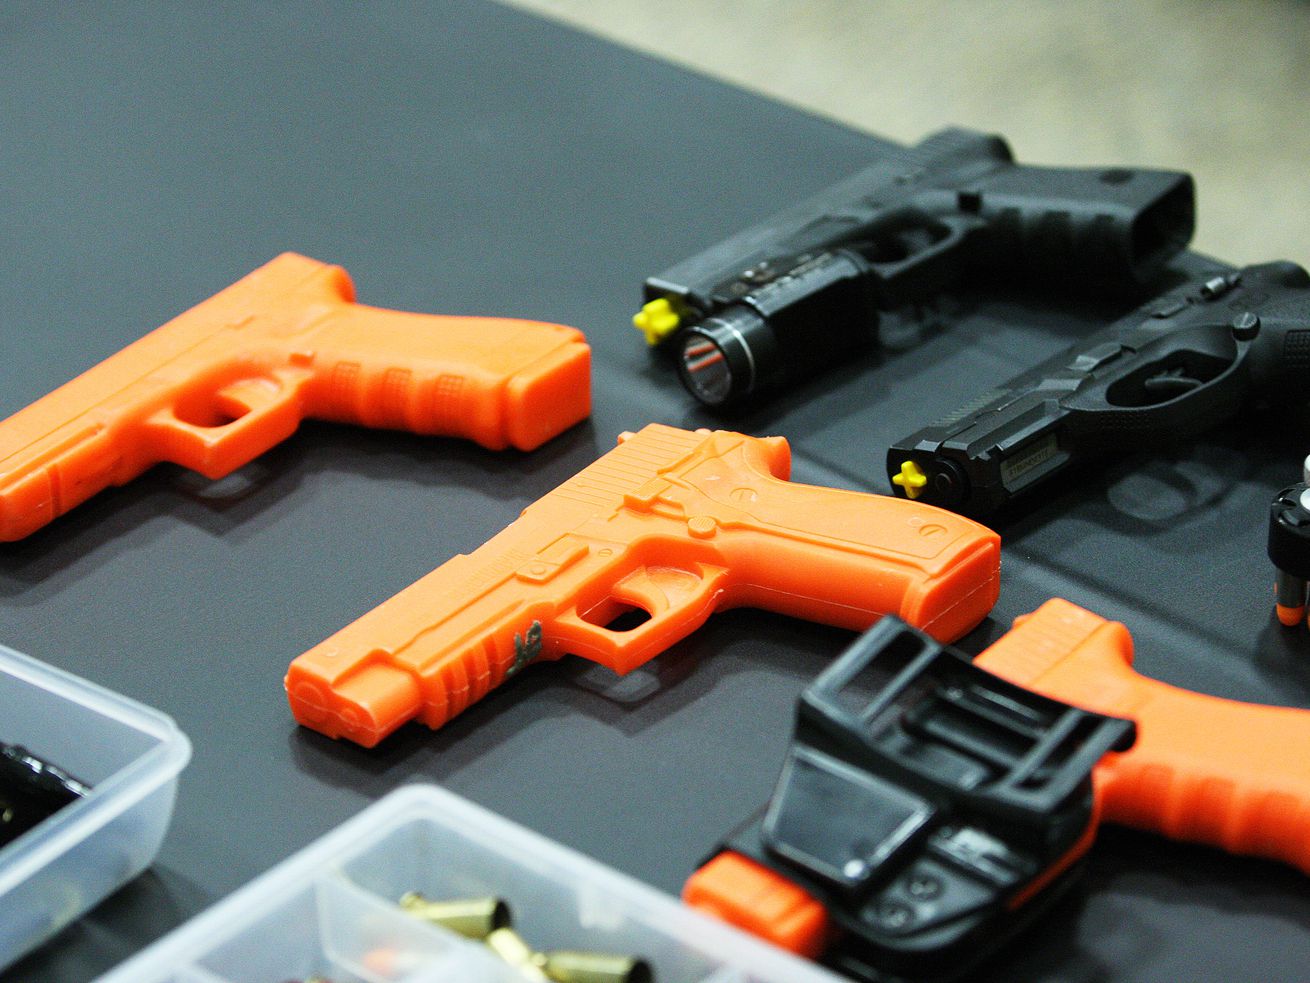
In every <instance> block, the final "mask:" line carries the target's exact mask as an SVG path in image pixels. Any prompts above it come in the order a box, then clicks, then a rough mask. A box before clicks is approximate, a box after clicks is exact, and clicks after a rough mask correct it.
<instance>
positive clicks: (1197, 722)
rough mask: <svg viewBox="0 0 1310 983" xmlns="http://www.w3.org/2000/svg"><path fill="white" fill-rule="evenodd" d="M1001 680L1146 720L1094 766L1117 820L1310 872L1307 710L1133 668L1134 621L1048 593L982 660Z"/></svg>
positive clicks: (1110, 816)
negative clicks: (1127, 623) (1192, 687)
mask: <svg viewBox="0 0 1310 983" xmlns="http://www.w3.org/2000/svg"><path fill="white" fill-rule="evenodd" d="M975 661H976V663H977V664H978V665H979V666H981V667H982V668H984V669H986V670H988V671H989V672H993V673H995V674H996V675H998V676H1000V677H1001V678H1002V679H1007V680H1009V681H1010V682H1012V683H1017V684H1018V685H1020V686H1023V687H1025V688H1027V689H1031V690H1033V691H1035V692H1037V693H1041V694H1043V695H1045V696H1050V697H1053V698H1054V699H1057V700H1064V701H1066V702H1068V703H1072V704H1074V705H1075V706H1079V707H1082V708H1083V709H1085V710H1092V711H1095V712H1097V713H1104V714H1109V715H1112V716H1118V717H1127V718H1129V719H1131V720H1134V721H1136V722H1137V743H1136V745H1134V746H1133V748H1132V749H1131V750H1129V751H1125V752H1123V753H1112V754H1107V755H1106V756H1105V758H1104V759H1102V761H1101V763H1100V764H1098V765H1097V767H1096V771H1095V773H1094V775H1093V778H1094V787H1095V789H1096V796H1097V798H1098V799H1099V801H1100V805H1101V814H1102V817H1103V818H1104V819H1106V820H1107V821H1109V822H1115V823H1122V824H1123V825H1125V826H1134V827H1136V828H1138V829H1146V830H1152V831H1155V832H1157V833H1163V834H1164V835H1165V836H1167V837H1169V838H1170V839H1175V840H1187V841H1191V842H1195V843H1206V844H1209V845H1211V846H1217V847H1220V848H1222V849H1224V850H1228V851H1229V852H1231V853H1239V854H1247V855H1251V856H1256V857H1268V858H1270V859H1273V860H1281V861H1284V862H1285V863H1289V864H1291V865H1293V866H1294V867H1298V868H1300V869H1301V870H1303V871H1305V872H1306V873H1310V763H1308V762H1307V760H1306V754H1307V752H1308V751H1310V710H1301V709H1296V708H1293V707H1275V706H1263V705H1260V704H1255V703H1239V702H1237V701H1235V700H1224V699H1220V698H1219V697H1215V696H1207V695H1205V694H1202V693H1194V692H1191V691H1189V690H1185V689H1179V688H1178V687H1176V686H1170V685H1168V684H1167V683H1161V682H1159V681H1157V680H1154V679H1148V678H1146V677H1145V676H1141V675H1139V674H1138V673H1136V672H1134V671H1133V668H1132V662H1133V639H1132V636H1131V635H1129V633H1128V629H1127V628H1125V627H1124V626H1123V625H1121V624H1119V623H1118V622H1115V621H1106V620H1105V619H1104V618H1101V617H1099V616H1097V615H1095V614H1092V612H1090V611H1087V610H1084V609H1083V608H1080V607H1078V606H1077V605H1075V604H1070V603H1069V602H1068V601H1062V600H1059V599H1055V600H1050V601H1047V602H1046V603H1045V604H1043V605H1042V606H1041V607H1040V608H1038V609H1037V610H1036V611H1035V612H1033V613H1032V614H1030V615H1027V616H1025V617H1022V618H1019V619H1017V620H1016V621H1015V627H1014V628H1013V629H1012V630H1011V631H1010V632H1009V633H1008V634H1006V635H1005V636H1003V637H1002V638H1000V639H999V640H997V642H996V643H995V644H993V645H992V646H991V647H990V648H988V649H987V650H986V651H985V652H983V653H982V655H980V656H978V658H977V659H976V660H975Z"/></svg>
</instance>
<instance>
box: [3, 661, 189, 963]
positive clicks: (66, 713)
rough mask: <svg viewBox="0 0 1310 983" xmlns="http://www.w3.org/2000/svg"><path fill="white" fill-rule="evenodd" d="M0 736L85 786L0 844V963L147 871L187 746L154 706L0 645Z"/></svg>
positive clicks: (165, 823)
mask: <svg viewBox="0 0 1310 983" xmlns="http://www.w3.org/2000/svg"><path fill="white" fill-rule="evenodd" d="M0 741H4V742H6V743H8V744H20V745H22V746H24V747H26V748H27V749H28V750H29V751H31V752H32V753H33V754H35V755H36V756H37V757H39V758H42V759H43V760H46V761H49V762H51V763H52V764H54V765H57V766H58V767H60V768H62V769H64V770H65V771H67V772H68V773H69V774H71V775H73V776H74V777H76V778H77V779H79V780H80V781H83V782H86V783H88V784H90V785H91V786H92V789H91V792H90V793H89V794H88V795H86V796H85V797H84V798H82V799H79V800H78V801H76V802H74V803H72V804H71V805H68V806H66V807H64V808H63V809H60V810H59V811H58V812H56V813H55V814H54V815H52V816H51V817H50V818H49V819H46V820H44V821H43V822H41V823H39V824H38V825H36V826H34V827H33V828H32V829H30V830H28V831H27V832H26V833H24V834H23V835H22V836H20V837H18V838H17V839H16V840H14V841H13V842H12V843H10V844H8V845H7V846H5V847H4V848H3V849H0V969H3V968H4V967H5V966H7V965H9V964H10V963H12V962H13V961H14V960H16V959H17V958H18V957H19V956H21V955H23V953H25V952H27V951H28V950H30V949H33V948H35V947H36V946H37V945H38V944H40V943H41V942H43V941H44V940H45V939H47V938H49V937H50V936H51V935H53V934H55V932H57V931H59V929H61V928H63V927H64V926H65V925H67V924H68V923H69V922H71V921H73V920H74V919H76V918H77V917H79V916H80V915H81V914H82V913H83V912H85V911H87V910H88V909H89V908H91V907H92V906H93V905H95V904H96V903H97V902H99V901H100V900H101V899H102V898H104V897H105V896H107V895H108V894H110V893H111V892H112V891H114V890H115V889H117V888H118V887H120V886H122V885H123V884H125V883H127V882H128V881H129V880H131V879H132V878H133V877H135V876H136V875H137V874H139V873H141V871H143V870H145V868H146V867H148V866H149V865H150V863H151V861H153V860H154V858H155V855H156V854H157V853H158V852H159V846H160V843H161V842H162V841H163V839H164V832H165V830H167V829H168V822H169V820H170V819H171V818H172V815H173V799H174V796H175V794H176V791H177V775H178V772H180V771H181V770H182V768H183V766H185V765H186V763H187V761H188V760H189V759H190V757H191V743H190V741H188V740H187V738H186V735H185V734H183V733H182V732H181V731H180V730H178V729H177V725H175V724H174V723H173V721H172V720H170V719H169V718H168V717H166V716H164V714H162V713H159V712H158V711H155V710H152V709H150V708H149V707H146V706H142V705H141V704H140V703H137V702H136V701H134V700H129V699H128V698H127V697H124V696H119V695H117V694H115V693H111V692H109V691H108V690H106V689H102V688H101V687H99V686H96V685H94V684H93V683H88V682H87V681H86V680H83V679H79V678H78V677H76V676H73V675H71V674H69V673H66V672H63V671H61V670H59V669H55V668H52V667H51V666H47V665H45V664H43V663H41V662H38V661H36V660H35V659H30V658H28V657H27V656H25V655H20V654H19V653H17V652H15V651H13V650H12V649H9V648H5V647H4V646H3V645H0Z"/></svg>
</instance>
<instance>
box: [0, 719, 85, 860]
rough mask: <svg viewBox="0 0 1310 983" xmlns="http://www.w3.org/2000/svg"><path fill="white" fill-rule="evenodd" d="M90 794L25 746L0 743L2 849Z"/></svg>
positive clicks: (81, 785)
mask: <svg viewBox="0 0 1310 983" xmlns="http://www.w3.org/2000/svg"><path fill="white" fill-rule="evenodd" d="M90 791H91V787H90V786H89V785H86V784H84V783H82V782H79V781H78V780H77V779H76V778H73V777H72V776H71V775H69V774H68V773H67V772H65V771H64V770H63V769H61V768H57V767H55V766H54V765H52V764H50V763H49V762H48V761H43V760H41V759H40V758H38V757H37V756H36V755H34V754H33V753H32V752H31V751H29V750H27V748H25V747H21V746H20V745H17V744H5V743H3V742H0V846H5V845H7V844H9V843H11V842H13V841H14V840H16V839H18V837H20V836H22V835H23V834H24V833H26V832H27V831H28V830H29V829H31V828H32V827H33V826H36V825H37V824H38V823H40V822H41V821H43V820H45V819H47V818H48V817H50V816H52V815H54V814H55V813H56V812H58V811H59V810H60V809H62V808H63V807H64V806H66V805H71V804H72V803H73V802H76V801H77V800H78V799H80V798H82V797H83V796H84V795H86V794H87V793H89V792H90Z"/></svg>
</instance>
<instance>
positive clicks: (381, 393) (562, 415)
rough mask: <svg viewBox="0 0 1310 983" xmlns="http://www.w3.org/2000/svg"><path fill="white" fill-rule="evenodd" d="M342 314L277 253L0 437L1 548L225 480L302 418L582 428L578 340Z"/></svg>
mask: <svg viewBox="0 0 1310 983" xmlns="http://www.w3.org/2000/svg"><path fill="white" fill-rule="evenodd" d="M354 296H355V293H354V287H353V285H352V284H351V281H350V277H349V276H348V275H347V274H346V272H345V270H343V269H341V267H339V266H330V265H328V264H326V263H320V262H318V261H317V260H313V259H309V258H307V257H304V256H298V255H296V254H294V253H284V254H283V255H281V256H278V257H277V258H276V259H274V260H272V261H271V262H269V263H267V264H265V265H264V266H262V267H260V268H259V269H257V270H255V271H254V272H253V273H251V274H249V275H248V276H246V277H244V278H243V279H241V280H239V281H238V282H236V283H234V284H233V285H232V286H230V287H228V288H227V289H225V290H223V291H221V292H219V293H218V294H215V295H214V296H213V297H211V298H209V299H208V300H206V301H204V302H202V303H200V304H198V305H197V306H195V307H193V308H192V309H191V310H189V311H187V312H185V313H184V314H181V315H179V316H178V317H176V318H174V319H173V320H171V321H169V322H168V323H167V324H165V325H163V326H162V327H160V328H157V329H155V330H154V331H152V332H151V333H150V334H148V335H146V336H145V337H144V338H141V339H140V340H139V341H136V342H134V343H133V344H131V345H129V346H127V347H126V348H124V349H123V350H121V351H119V352H118V353H116V354H114V355H112V356H110V357H109V358H107V359H105V361H103V362H101V363H100V364H98V365H96V366H94V367H93V368H91V369H89V370H87V371H86V372H84V373H83V374H82V375H80V376H78V377H77V378H76V379H73V380H72V381H71V382H68V383H66V384H65V385H63V386H61V387H60V388H58V389H56V390H55V391H54V392H52V393H50V394H49V395H47V396H44V397H42V398H41V399H39V400H37V401H36V402H35V403H32V404H31V405H29V406H28V407H26V408H25V409H22V410H20V411H19V412H18V413H16V414H14V415H13V416H11V417H9V418H8V419H7V420H4V421H2V422H0V540H3V541H12V540H16V539H21V538H22V537H24V536H27V535H29V534H31V533H32V532H35V531H36V530H37V529H39V528H41V527H42V526H44V525H45V524H46V523H48V522H50V521H51V520H52V519H54V518H55V517H57V516H59V515H62V514H64V513H65V512H67V511H68V510H69V509H71V508H73V507H74V506H76V505H78V504H80V503H81V502H83V501H85V500H86V499H87V498H89V497H90V496H91V495H93V494H95V493H96V492H98V491H100V490H101V489H103V488H106V487H108V486H110V485H121V484H124V483H126V482H128V481H130V480H131V479H132V478H135V477H136V476H137V475H139V474H141V472H143V471H145V470H146V469H147V468H149V467H151V466H152V465H154V464H156V463H158V462H160V461H172V462H174V463H176V464H180V465H182V466H183V467H187V468H190V469H192V470H194V471H199V472H200V473H201V474H203V475H205V476H207V477H209V478H221V477H223V476H224V475H226V474H229V473H231V472H232V471H234V470H235V469H236V468H238V467H241V466H242V465H244V464H246V463H247V462H249V461H250V460H252V459H253V458H255V457H257V456H258V455H260V454H262V453H263V452H264V451H266V450H268V449H269V448H270V447H272V446H274V445H275V444H277V443H278V442H280V441H282V440H284V439H285V438H287V437H288V436H290V435H291V433H292V432H294V431H295V429H296V427H297V426H298V424H299V423H300V421H301V420H302V419H304V418H306V417H317V418H319V419H324V420H335V421H340V422H348V423H359V424H363V425H364V426H369V427H386V428H393V429H403V430H410V431H413V432H415V433H421V434H433V435H437V434H440V435H447V436H459V437H467V438H469V439H471V440H474V441H477V442H478V443H479V444H482V445H483V446H484V447H488V448H492V449H500V448H504V447H507V446H511V445H512V446H514V447H517V448H519V449H521V450H531V449H533V448H535V447H537V446H538V445H540V444H541V443H543V442H544V441H546V440H548V439H549V438H551V437H553V436H555V435H556V434H558V433H559V432H560V431H562V430H564V429H566V428H567V427H570V426H572V425H573V424H574V423H577V422H578V421H580V420H582V419H583V418H584V417H586V416H587V414H588V413H589V412H590V350H589V349H588V347H587V345H586V342H585V340H584V339H583V336H582V333H581V332H580V331H577V330H576V329H574V328H568V327H563V326H561V325H556V324H546V323H542V322H537V321H519V320H512V319H508V318H487V317H444V316H438V315H432V314H412V313H406V312H401V311H389V310H383V309H381V308H376V307H366V306H364V305H361V304H357V303H355V301H354Z"/></svg>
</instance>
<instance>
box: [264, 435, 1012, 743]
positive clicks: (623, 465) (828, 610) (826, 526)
mask: <svg viewBox="0 0 1310 983" xmlns="http://www.w3.org/2000/svg"><path fill="white" fill-rule="evenodd" d="M790 463H791V456H790V451H789V448H788V445H787V442H786V441H785V440H784V439H782V438H781V437H769V438H756V437H747V436H743V435H742V434H737V433H729V432H725V431H716V432H709V431H697V432H695V433H692V432H689V431H686V430H679V429H676V428H673V427H666V426H660V425H658V424H651V425H650V426H648V427H646V428H645V429H643V430H641V431H640V432H639V433H637V434H630V435H624V437H621V438H620V443H619V446H618V447H616V448H615V449H614V450H612V451H610V452H609V453H608V454H606V455H604V456H603V457H601V458H600V459H599V460H597V461H596V462H595V463H594V464H591V465H590V466H588V467H587V468H585V469H584V470H582V471H581V472H579V473H578V474H577V475H575V476H574V477H573V478H570V479H569V480H568V481H566V482H564V484H562V485H560V486H559V487H558V488H556V489H555V490H554V491H552V492H550V493H549V494H548V495H546V496H545V497H543V498H541V499H540V500H538V501H537V502H535V503H533V504H532V505H530V506H528V507H527V508H526V509H524V511H523V513H522V515H521V516H520V517H519V519H518V520H517V521H515V522H514V523H513V524H512V525H510V526H509V527H508V528H506V529H505V530H503V531H502V532H501V533H499V534H498V535H496V536H495V537H493V538H492V539H491V540H489V541H488V542H487V543H485V544H484V545H483V546H481V547H480V548H479V549H477V550H476V551H474V552H473V553H471V554H469V555H467V556H464V555H460V556H456V557H454V558H452V559H451V560H449V561H448V562H446V563H445V564H443V565H442V566H440V567H439V568H437V569H436V570H434V571H433V572H432V573H430V574H428V575H427V576H426V577H424V578H423V579H421V580H419V581H418V582H416V583H415V584H413V585H411V586H410V587H408V588H406V589H405V590H404V591H402V592H401V593H399V594H397V595H396V596H395V597H394V598H392V599H391V600H389V601H387V602H385V603H383V604H382V605H380V606H379V607H377V608H376V609H374V610H373V611H371V612H370V613H368V614H366V615H364V616H363V617H362V618H360V619H359V620H358V621H356V622H355V623H354V624H352V625H350V626H348V627H347V628H344V629H343V630H341V631H340V632H338V633H337V634H335V635H333V636H332V637H331V638H329V639H328V640H327V641H325V642H323V643H322V644H320V645H318V646H316V647H315V648H313V649H311V650H310V651H309V652H306V653H305V654H304V655H301V656H300V657H299V658H297V659H296V660H295V661H294V662H292V664H291V668H290V671H289V672H288V674H287V677H286V690H287V696H288V699H289V701H290V704H291V710H292V713H293V714H294V715H295V718H296V720H298V721H299V722H300V723H301V724H304V725H305V726H306V727H311V728H313V729H314V730H317V731H320V732H322V733H324V734H327V735H328V736H330V737H345V738H348V739H349V740H352V741H354V742H356V743H358V744H362V745H364V746H366V747H372V746H373V745H375V744H377V743H378V742H379V741H380V740H382V739H383V738H384V737H386V736H387V735H388V734H390V733H391V732H392V731H394V730H395V729H396V728H397V727H399V726H401V725H402V724H403V723H405V722H406V721H409V720H411V719H415V718H417V719H419V720H421V721H422V722H423V723H424V724H426V725H427V726H429V727H433V728H435V727H440V726H441V725H442V724H444V723H445V722H446V721H448V720H450V719H451V718H452V717H454V716H455V715H456V714H457V713H459V712H460V711H462V710H464V709H465V708H466V707H468V706H469V705H470V704H471V703H473V702H474V701H476V700H478V699H481V698H482V697H483V696H484V695H486V693H487V692H488V691H489V690H490V689H491V688H492V687H493V686H497V685H499V684H500V683H502V682H504V681H505V680H506V679H507V678H509V677H510V676H512V675H514V674H515V673H516V672H518V671H519V670H520V669H522V668H523V667H524V666H525V665H526V664H528V663H529V662H534V661H537V660H549V659H558V658H560V657H561V656H563V655H565V654H566V653H572V654H575V655H580V656H583V657H585V658H588V659H592V660H594V661H596V662H599V663H600V664H601V665H604V666H606V667H608V668H609V669H612V670H614V671H615V672H617V673H626V672H629V671H630V670H632V669H635V668H636V667H637V666H640V665H642V664H643V663H644V662H646V661H648V660H649V659H651V658H653V657H654V656H655V655H657V654H659V653H660V652H662V651H664V650H665V649H666V648H668V647H669V646H670V645H671V644H673V643H674V642H676V641H677V640H678V639H680V638H683V637H684V636H686V635H688V634H689V633H690V632H692V631H693V630H695V629H696V628H697V627H699V626H700V625H701V624H703V623H704V621H705V620H706V619H707V618H708V617H709V616H710V614H711V613H712V612H713V611H716V610H723V609H724V608H729V607H734V606H752V607H759V608H765V609H767V610H771V611H778V612H781V613H783V614H789V615H793V616H795V617H801V618H808V619H811V620H814V621H819V622H823V623H826V624H831V625H839V626H842V627H846V628H852V629H859V628H866V627H868V626H869V625H870V624H871V623H872V622H874V621H875V620H877V619H878V617H880V616H881V615H883V614H888V613H893V614H899V615H900V616H901V617H902V618H904V619H905V620H907V621H909V622H910V623H912V624H914V625H916V626H918V627H920V628H922V629H924V630H926V631H929V632H931V633H932V634H934V635H936V636H938V637H940V638H942V639H953V638H956V637H958V636H959V635H961V634H963V633H964V632H966V631H967V630H969V629H970V628H972V627H973V626H974V625H975V624H977V623H978V622H979V621H980V620H982V618H983V617H984V616H986V614H987V612H988V611H989V610H990V609H991V607H992V605H993V604H994V603H995V601H996V596H997V591H998V586H999V570H1000V541H999V537H998V536H997V535H996V534H995V533H994V532H992V531H991V530H989V529H986V528H984V527H982V526H980V525H978V524H977V523H975V522H972V521H971V520H968V519H965V518H962V517H960V516H958V515H955V514H953V513H950V512H946V511H943V510H940V509H936V508H932V507H926V506H922V505H919V504H917V503H914V502H910V501H908V500H906V499H898V498H890V497H886V496H881V495H870V494H862V493H859V492H852V491H841V490H838V489H833V488H819V487H814V486H810V485H800V484H792V483H790V482H788V481H787V476H788V473H789V470H790ZM621 616H622V617H623V620H620V621H617V623H616V619H620V617H621ZM643 617H644V618H645V620H644V621H642V623H640V624H636V625H635V627H627V630H623V628H624V627H625V626H631V625H632V624H633V623H634V622H637V621H641V619H642V618H643Z"/></svg>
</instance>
